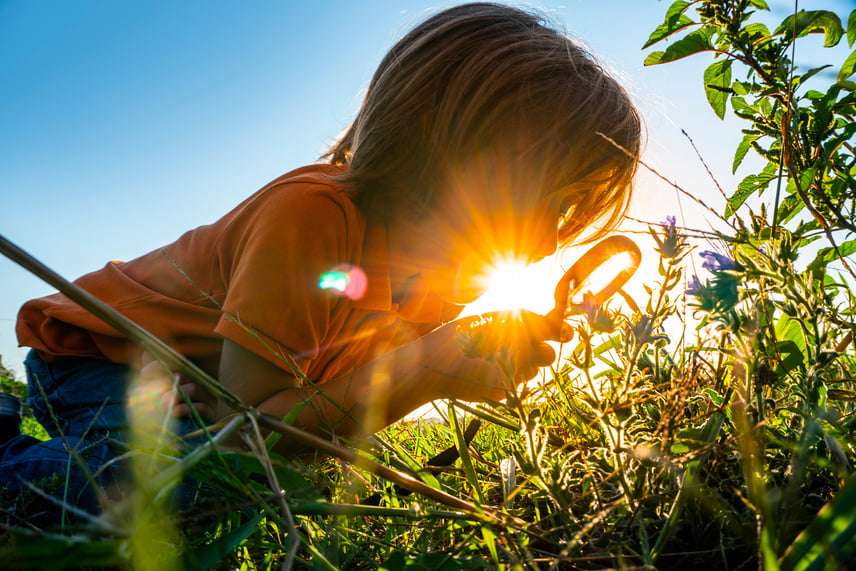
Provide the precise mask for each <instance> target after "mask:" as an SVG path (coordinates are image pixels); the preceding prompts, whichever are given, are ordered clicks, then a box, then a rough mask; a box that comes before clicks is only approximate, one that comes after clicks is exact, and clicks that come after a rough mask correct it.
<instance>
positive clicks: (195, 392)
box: [140, 352, 217, 422]
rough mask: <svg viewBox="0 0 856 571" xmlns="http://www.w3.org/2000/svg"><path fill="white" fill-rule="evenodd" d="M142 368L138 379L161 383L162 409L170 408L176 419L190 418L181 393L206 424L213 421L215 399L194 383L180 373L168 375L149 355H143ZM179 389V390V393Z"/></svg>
mask: <svg viewBox="0 0 856 571" xmlns="http://www.w3.org/2000/svg"><path fill="white" fill-rule="evenodd" d="M142 363H143V367H142V369H140V378H141V379H144V380H148V381H158V380H160V381H162V382H161V383H160V386H162V387H163V391H162V393H161V403H162V404H163V406H164V408H168V407H170V406H172V413H173V415H174V416H176V417H178V418H184V417H187V416H190V414H191V411H190V406H188V404H187V402H186V401H185V399H184V397H183V396H182V393H184V394H185V395H187V398H188V399H189V400H190V403H191V405H192V406H193V408H194V409H195V410H196V413H197V414H199V416H200V417H202V419H203V420H204V421H206V422H212V421H213V420H214V416H215V414H214V411H215V409H216V405H217V399H216V397H214V396H212V395H211V394H210V393H209V392H208V391H206V390H204V389H203V388H202V387H200V386H199V385H197V384H196V383H194V382H192V381H190V380H189V379H187V378H186V377H185V376H184V375H182V374H181V373H170V372H169V371H167V370H166V369H165V368H164V367H163V365H161V364H160V363H159V362H158V361H156V360H155V359H154V357H152V356H151V355H150V354H149V353H147V352H146V353H143V357H142ZM179 388H180V389H181V390H180V391H179Z"/></svg>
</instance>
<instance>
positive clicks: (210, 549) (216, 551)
mask: <svg viewBox="0 0 856 571" xmlns="http://www.w3.org/2000/svg"><path fill="white" fill-rule="evenodd" d="M263 516H264V512H262V513H259V514H257V515H256V516H255V517H253V518H251V519H250V520H249V521H248V522H247V523H245V524H244V525H242V526H241V527H239V528H237V529H235V530H232V531H230V532H226V533H224V534H223V535H221V536H219V537H218V538H217V539H215V540H214V541H212V542H210V543H203V544H202V545H200V546H199V547H197V548H196V549H194V550H193V551H191V552H188V553H187V554H186V555H185V557H186V560H185V564H186V565H187V566H188V567H191V568H195V569H213V568H214V567H216V566H217V564H218V563H220V562H221V561H223V559H225V558H226V557H227V556H228V555H229V554H230V553H231V552H232V551H233V550H234V549H235V548H236V547H238V545H240V544H241V542H242V541H244V540H245V539H247V538H248V537H250V536H251V535H252V534H253V532H254V531H256V529H258V525H259V522H260V521H261V519H262V517H263Z"/></svg>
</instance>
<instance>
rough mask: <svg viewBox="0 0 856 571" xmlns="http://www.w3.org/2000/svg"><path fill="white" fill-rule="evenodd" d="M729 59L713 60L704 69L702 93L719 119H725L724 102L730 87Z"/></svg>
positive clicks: (726, 99)
mask: <svg viewBox="0 0 856 571" xmlns="http://www.w3.org/2000/svg"><path fill="white" fill-rule="evenodd" d="M731 61H732V60H731V59H724V60H720V61H715V62H713V63H712V64H710V65H709V66H708V67H707V69H706V70H704V93H705V95H706V96H707V102H708V103H710V106H711V107H712V108H713V111H714V113H716V116H717V117H719V118H720V119H725V103H726V102H727V101H728V95H729V93H728V89H729V88H730V87H731Z"/></svg>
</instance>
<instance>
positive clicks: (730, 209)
mask: <svg viewBox="0 0 856 571" xmlns="http://www.w3.org/2000/svg"><path fill="white" fill-rule="evenodd" d="M750 176H754V175H750ZM754 190H755V189H754V188H751V187H748V186H746V187H737V192H735V193H734V194H732V195H731V198H729V199H728V204H726V205H725V217H726V218H728V217H730V216H733V215H734V213H735V212H737V209H738V208H740V206H741V205H742V204H743V203H744V202H746V199H747V198H749V197H750V196H752V192H753V191H754Z"/></svg>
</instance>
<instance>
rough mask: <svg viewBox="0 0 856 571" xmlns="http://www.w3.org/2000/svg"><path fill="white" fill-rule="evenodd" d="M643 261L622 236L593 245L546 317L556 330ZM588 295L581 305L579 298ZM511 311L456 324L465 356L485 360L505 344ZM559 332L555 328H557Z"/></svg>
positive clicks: (563, 282) (564, 280)
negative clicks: (507, 323)
mask: <svg viewBox="0 0 856 571" xmlns="http://www.w3.org/2000/svg"><path fill="white" fill-rule="evenodd" d="M641 261H642V252H641V251H640V250H639V246H637V245H636V243H635V242H634V241H633V240H631V239H630V238H627V237H625V236H610V237H609V238H605V239H604V240H601V241H600V242H598V243H597V244H595V245H594V246H592V247H591V248H590V249H589V250H588V251H587V252H586V253H585V254H583V256H582V257H581V258H580V259H578V260H577V261H576V262H575V263H574V265H572V266H571V267H570V269H569V270H568V271H566V272H565V273H564V275H563V276H562V277H561V279H559V282H558V283H557V284H556V289H555V292H554V293H553V299H554V300H555V306H554V307H553V309H552V310H550V312H549V313H548V314H547V315H546V317H547V319H550V320H555V321H556V326H557V327H558V328H561V327H562V324H563V323H564V322H565V321H566V320H567V319H568V317H571V316H573V315H580V314H582V313H585V311H586V308H587V305H590V304H591V303H594V304H595V305H596V306H597V307H600V306H602V305H603V304H604V303H606V302H607V300H609V298H610V297H612V296H613V295H614V294H615V292H617V291H618V290H619V289H621V287H622V286H623V285H624V284H625V283H627V280H629V279H630V277H631V276H633V274H634V273H636V270H637V269H638V268H639V264H640V262H641ZM581 294H589V296H590V297H589V302H588V304H587V305H583V303H582V301H581V300H578V297H581ZM513 319H514V317H513V312H494V313H488V314H485V315H476V316H473V317H472V318H470V319H468V320H462V321H461V322H460V323H459V324H458V341H459V345H460V347H461V349H462V350H463V352H464V354H466V355H468V356H472V357H474V356H479V357H484V356H487V355H491V354H494V353H497V352H498V351H501V350H502V349H503V348H504V347H505V346H507V345H508V343H507V341H508V335H509V333H503V331H502V330H503V329H505V328H504V327H502V326H501V325H500V324H503V323H505V322H508V321H511V320H513ZM557 330H558V329H557Z"/></svg>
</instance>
